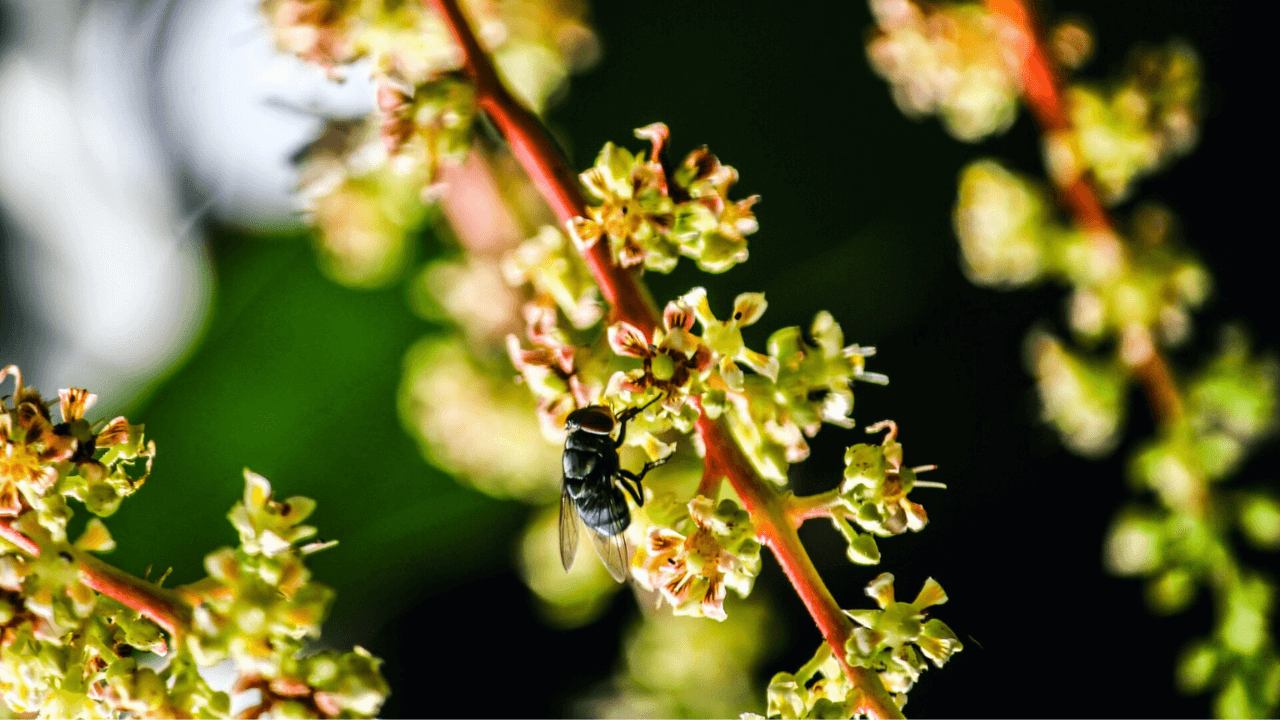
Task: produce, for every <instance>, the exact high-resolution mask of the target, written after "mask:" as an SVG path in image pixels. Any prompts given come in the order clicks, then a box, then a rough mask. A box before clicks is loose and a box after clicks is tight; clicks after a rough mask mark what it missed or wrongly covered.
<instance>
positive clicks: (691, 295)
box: [676, 287, 716, 328]
mask: <svg viewBox="0 0 1280 720" xmlns="http://www.w3.org/2000/svg"><path fill="white" fill-rule="evenodd" d="M676 302H678V303H680V304H681V305H684V306H685V307H688V308H693V313H694V314H695V315H697V316H698V322H701V323H702V326H703V327H704V328H705V327H706V326H708V325H711V324H712V323H715V322H716V316H715V315H712V314H711V304H710V303H709V302H707V289H706V288H701V287H696V288H694V289H692V290H690V291H689V292H687V293H685V294H684V295H681V296H680V298H679V299H677V300H676Z"/></svg>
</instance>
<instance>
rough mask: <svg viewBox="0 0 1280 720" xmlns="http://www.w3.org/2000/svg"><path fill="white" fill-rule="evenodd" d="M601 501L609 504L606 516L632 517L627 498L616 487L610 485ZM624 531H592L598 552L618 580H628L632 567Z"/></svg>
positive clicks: (610, 572)
mask: <svg viewBox="0 0 1280 720" xmlns="http://www.w3.org/2000/svg"><path fill="white" fill-rule="evenodd" d="M601 501H602V502H604V503H606V505H607V506H608V510H607V513H606V515H605V516H606V517H610V518H629V517H631V511H630V509H629V508H628V507H627V498H626V496H624V495H623V494H622V492H621V491H619V490H618V489H617V488H616V487H610V488H609V489H608V491H607V492H605V493H604V497H602V498H601ZM628 524H629V523H628ZM624 532H625V530H624ZM624 532H619V533H618V534H616V535H601V534H600V533H598V532H595V530H594V529H593V530H592V532H591V540H592V541H593V544H594V545H595V546H596V554H597V555H599V556H600V560H601V561H602V562H604V566H605V567H606V568H608V569H609V574H610V575H612V576H613V579H614V580H617V581H618V582H626V581H627V573H628V571H629V569H630V567H631V548H630V547H629V546H628V545H627V538H626V536H625V534H624Z"/></svg>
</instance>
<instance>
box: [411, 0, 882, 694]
mask: <svg viewBox="0 0 1280 720" xmlns="http://www.w3.org/2000/svg"><path fill="white" fill-rule="evenodd" d="M426 2H427V3H428V4H429V5H430V6H431V7H432V8H434V9H435V10H436V11H437V12H439V13H440V16H441V17H442V19H443V20H444V21H445V24H446V25H448V27H449V30H450V32H451V33H452V34H453V37H454V40H455V41H457V43H458V45H459V47H461V48H462V55H463V60H464V63H465V70H466V71H467V72H468V73H469V74H470V76H471V78H472V80H473V82H474V83H475V91H476V101H477V104H478V105H479V106H480V108H481V109H482V110H483V111H484V112H485V113H486V114H487V115H488V116H489V119H490V120H492V121H493V124H494V125H495V126H496V127H497V128H498V130H499V131H500V132H501V133H502V134H503V135H504V136H505V137H506V138H507V142H509V143H510V145H511V153H512V155H514V156H515V158H516V160H517V161H519V163H520V164H521V165H522V166H523V167H524V169H525V171H526V172H528V173H529V176H530V178H532V179H533V183H534V185H535V186H536V187H537V188H538V191H539V192H540V193H542V196H543V197H544V198H545V199H546V201H547V203H548V204H549V205H550V206H551V209H552V210H554V211H555V213H556V216H557V217H558V218H559V219H560V221H561V222H563V223H566V224H567V223H569V222H570V221H572V220H573V219H574V218H578V217H583V216H585V215H586V209H587V205H586V200H585V199H584V198H583V196H582V193H581V192H580V191H579V190H578V184H577V179H576V178H575V177H574V175H573V173H571V172H570V171H569V169H568V165H567V164H566V163H565V161H564V159H563V158H562V157H561V155H560V153H559V151H558V150H557V148H556V147H555V145H554V144H553V143H552V142H551V140H550V138H549V137H548V136H547V134H546V131H545V129H544V128H543V127H542V123H541V121H539V120H538V118H537V117H536V116H535V115H534V114H533V113H531V112H530V111H529V110H528V109H526V108H525V107H523V106H522V105H520V104H519V103H518V102H516V100H515V99H514V98H513V97H512V96H511V94H510V93H509V92H508V91H507V89H506V88H505V87H504V86H503V84H502V81H501V80H500V79H499V78H498V75H497V71H496V70H495V69H494V67H493V63H492V62H491V61H490V60H489V57H488V56H487V55H486V54H485V53H484V51H483V50H482V49H481V48H480V43H479V42H478V41H477V40H476V37H475V34H474V33H473V32H472V31H471V27H470V26H469V25H468V24H467V21H466V19H465V18H464V17H463V15H462V12H461V10H460V9H459V8H458V4H457V1H456V0H426ZM583 256H584V258H585V260H586V262H587V267H588V268H589V269H590V270H591V274H592V276H594V278H595V280H596V283H597V284H598V285H599V286H600V291H601V293H602V294H603V295H604V298H605V300H607V301H608V302H609V304H610V305H611V306H612V308H613V319H614V320H622V321H625V322H628V323H631V324H632V325H635V326H636V327H637V328H639V329H640V330H641V331H642V332H643V333H645V334H646V335H651V334H652V333H653V329H654V328H656V327H657V326H658V313H657V310H656V308H655V307H654V305H653V303H652V301H651V300H650V299H649V295H648V292H647V290H646V289H645V288H644V287H643V286H642V285H641V284H640V283H639V282H637V280H636V277H635V275H633V274H632V273H631V272H629V271H627V270H623V269H622V268H619V267H618V266H616V265H615V264H614V263H613V258H612V257H611V255H610V252H609V245H608V243H607V242H606V241H600V242H597V243H595V244H594V245H592V246H591V247H590V248H587V249H585V250H584V251H583ZM697 428H698V434H699V436H700V438H701V439H702V441H703V443H704V444H705V446H706V463H707V469H706V473H705V474H704V476H703V479H704V481H706V480H708V479H709V478H717V477H719V476H724V477H726V478H727V479H728V480H729V483H730V485H732V486H733V489H734V491H736V492H737V494H738V497H739V498H741V499H742V503H743V505H744V506H745V507H746V509H747V511H748V512H750V513H751V517H752V521H753V522H754V523H755V525H756V528H757V534H758V535H759V537H760V538H761V541H762V543H763V544H765V545H767V546H768V547H769V549H771V550H772V551H773V553H774V555H775V556H776V557H777V558H778V564H780V565H781V566H782V569H783V572H785V573H786V575H787V578H788V579H789V580H790V581H791V584H792V585H793V586H794V587H795V589H796V593H797V594H799V595H800V598H801V600H802V601H803V602H804V604H805V607H806V608H807V609H808V610H809V614H810V615H812V616H813V619H814V622H816V623H817V625H818V628H819V630H821V631H822V636H823V637H824V638H825V639H826V641H827V643H828V644H829V645H831V648H832V650H833V651H834V652H835V655H836V657H838V658H840V662H841V665H842V666H843V667H844V670H845V674H846V675H848V677H849V680H850V681H851V682H852V683H853V686H854V687H855V688H856V689H857V691H858V692H860V693H861V699H860V701H859V708H858V709H859V711H861V712H865V713H866V714H868V715H870V716H872V717H875V718H898V717H902V713H901V711H900V710H899V709H898V706H897V705H896V704H895V703H894V702H893V698H892V697H890V695H889V693H888V692H887V691H886V690H885V689H884V685H883V684H882V683H881V682H880V678H879V676H878V675H876V673H875V672H872V671H868V670H865V669H863V668H856V667H852V666H850V665H848V664H847V663H845V661H844V654H845V650H844V644H845V641H847V640H848V639H849V633H850V631H851V629H852V628H851V624H850V621H849V619H848V618H847V617H846V616H845V614H844V613H843V612H842V611H841V610H840V606H839V605H837V604H836V601H835V598H833V597H832V596H831V592H830V591H828V590H827V587H826V585H825V584H824V583H823V582H822V578H821V577H820V576H819V575H818V571H817V569H816V568H814V566H813V562H812V561H810V560H809V555H808V553H806V552H805V549H804V546H803V545H801V544H800V537H799V536H798V535H797V534H796V530H795V527H794V526H793V525H792V523H791V520H790V518H788V517H787V514H786V512H785V511H784V510H783V506H782V502H781V495H780V494H779V493H778V491H777V490H775V489H773V487H772V486H771V485H769V484H768V483H767V482H766V481H765V480H764V479H763V478H761V477H760V476H759V475H758V474H757V473H756V472H755V471H754V470H753V469H752V466H751V463H750V462H749V461H748V460H747V459H746V457H744V456H743V454H742V450H741V449H740V448H739V447H738V444H737V443H736V442H734V440H733V438H732V436H731V435H730V433H729V431H728V430H727V429H726V428H725V426H724V425H723V424H722V423H720V422H717V421H714V420H711V419H710V418H708V417H707V416H706V415H705V414H704V415H702V416H701V417H700V418H699V419H698V423H697ZM710 484H711V481H709V482H708V485H710Z"/></svg>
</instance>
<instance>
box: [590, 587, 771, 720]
mask: <svg viewBox="0 0 1280 720" xmlns="http://www.w3.org/2000/svg"><path fill="white" fill-rule="evenodd" d="M776 622H777V621H776V615H775V614H774V613H773V612H772V611H771V610H770V608H769V607H768V606H767V605H765V604H764V603H762V602H761V600H760V598H759V596H757V597H756V598H752V599H751V600H748V601H744V602H741V603H736V604H735V605H734V609H733V614H732V615H731V616H730V617H729V618H728V619H727V620H725V621H724V622H715V623H709V622H703V621H701V620H699V619H697V618H688V617H677V616H674V615H670V614H668V613H655V614H649V615H646V616H645V617H644V618H643V620H638V621H637V622H636V623H634V624H633V625H632V627H631V628H630V629H629V630H628V632H627V634H626V635H625V640H624V646H623V650H622V658H621V662H620V663H619V668H618V670H617V671H616V672H615V673H614V676H613V678H612V679H611V681H610V682H609V683H608V685H609V686H610V688H611V690H612V692H611V693H610V694H609V695H606V696H604V697H599V698H592V699H590V700H588V701H586V702H584V703H582V705H581V708H582V710H581V711H580V712H578V713H575V714H580V715H583V716H587V717H599V718H638V717H652V718H728V717H734V715H736V714H737V713H738V712H739V711H741V709H742V708H744V707H752V706H755V707H759V705H758V703H759V702H760V699H759V692H760V691H759V688H758V687H757V686H756V680H755V678H756V677H758V676H759V672H760V667H761V665H762V664H763V662H762V661H764V660H765V659H766V658H767V655H768V653H769V650H770V639H771V638H772V637H774V630H773V628H775V627H776V625H775V624H776Z"/></svg>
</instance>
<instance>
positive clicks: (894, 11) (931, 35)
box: [867, 0, 1022, 142]
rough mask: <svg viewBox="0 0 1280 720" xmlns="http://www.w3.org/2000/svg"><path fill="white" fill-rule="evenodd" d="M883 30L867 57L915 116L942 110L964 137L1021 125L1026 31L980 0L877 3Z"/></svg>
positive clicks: (873, 8)
mask: <svg viewBox="0 0 1280 720" xmlns="http://www.w3.org/2000/svg"><path fill="white" fill-rule="evenodd" d="M871 12H872V14H873V15H874V16H875V19H876V24H877V30H876V32H875V33H874V34H873V35H872V37H871V39H870V40H869V41H868V43H867V56H868V58H870V60H871V66H872V67H873V68H875V70H876V72H878V73H879V74H880V75H881V76H882V77H884V79H885V80H888V81H889V83H890V84H891V86H892V92H893V99H894V101H895V102H896V103H897V104H898V107H899V108H900V109H901V110H902V112H903V113H904V114H906V115H908V116H910V117H919V116H925V115H933V114H937V115H938V116H939V117H941V119H942V121H943V124H944V125H945V126H946V128H947V131H948V132H950V133H951V134H952V135H954V136H955V137H956V138H958V139H960V140H965V141H969V142H973V141H977V140H980V139H982V138H984V137H986V136H988V135H991V134H993V133H998V132H1003V131H1005V130H1007V129H1008V128H1009V126H1010V125H1012V124H1013V120H1014V118H1015V117H1017V112H1018V95H1019V93H1020V92H1021V83H1020V81H1019V70H1020V67H1021V62H1022V57H1021V56H1020V55H1019V53H1018V47H1019V46H1018V45H1017V44H1015V43H1011V42H1009V38H1010V37H1012V36H1015V35H1016V34H1017V33H1018V29H1017V28H1016V27H1014V26H1013V25H1011V24H1010V23H1008V22H1007V21H1006V20H1005V19H1004V18H1002V17H1001V16H1000V15H998V14H996V13H993V12H991V11H990V10H989V9H987V8H985V7H983V6H982V5H980V4H976V3H929V4H925V3H916V2H912V0H871Z"/></svg>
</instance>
